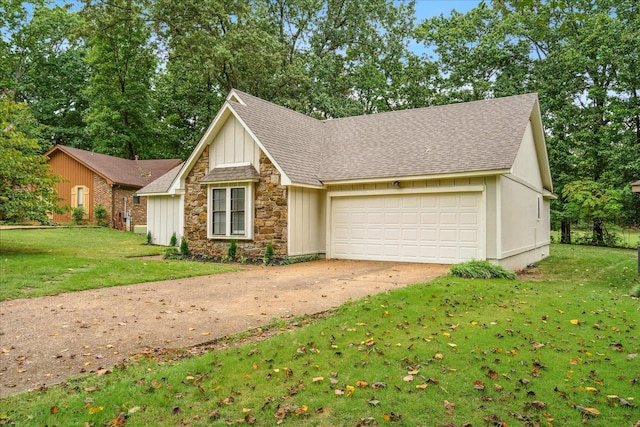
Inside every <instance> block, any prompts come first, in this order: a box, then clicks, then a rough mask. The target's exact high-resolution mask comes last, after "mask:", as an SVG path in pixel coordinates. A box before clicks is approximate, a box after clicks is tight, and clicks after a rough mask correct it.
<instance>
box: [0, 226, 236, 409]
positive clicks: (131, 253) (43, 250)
mask: <svg viewBox="0 0 640 427" xmlns="http://www.w3.org/2000/svg"><path fill="white" fill-rule="evenodd" d="M144 241H145V237H144V235H139V234H134V233H123V232H120V231H117V230H113V229H111V228H85V227H66V228H65V227H56V228H49V229H43V230H2V232H0V259H1V260H2V262H1V263H0V277H1V278H2V286H0V301H3V300H6V299H8V298H12V299H16V298H26V297H35V296H44V295H55V294H59V293H64V292H73V291H82V290H87V289H99V288H107V287H111V286H121V285H130V284H134V283H141V282H154V281H158V280H167V279H169V278H170V277H171V276H173V277H176V278H183V277H192V276H204V275H208V274H216V273H218V272H226V271H233V270H234V268H233V267H231V266H225V265H221V264H215V263H203V262H191V261H179V262H178V261H176V262H173V261H171V262H169V261H162V260H155V259H147V258H141V257H145V256H149V255H161V254H162V253H163V250H164V249H165V248H163V247H161V246H153V245H150V246H149V245H145V244H144ZM96 242H99V244H97V243H96ZM0 406H2V403H0Z"/></svg>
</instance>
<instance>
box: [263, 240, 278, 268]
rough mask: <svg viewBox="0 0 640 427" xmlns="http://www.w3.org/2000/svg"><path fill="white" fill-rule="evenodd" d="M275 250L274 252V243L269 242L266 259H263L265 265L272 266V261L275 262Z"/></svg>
mask: <svg viewBox="0 0 640 427" xmlns="http://www.w3.org/2000/svg"><path fill="white" fill-rule="evenodd" d="M274 252H275V251H274V250H273V243H271V242H269V243H267V248H266V249H265V251H264V258H263V259H262V261H263V262H264V263H265V264H270V263H271V261H273V254H274Z"/></svg>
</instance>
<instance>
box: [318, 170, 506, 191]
mask: <svg viewBox="0 0 640 427" xmlns="http://www.w3.org/2000/svg"><path fill="white" fill-rule="evenodd" d="M508 173H510V169H508V168H504V169H489V170H480V171H466V172H451V173H438V174H424V175H397V176H386V177H379V178H354V179H341V180H324V181H323V184H324V186H325V187H326V186H328V185H345V184H370V183H377V182H395V181H400V182H402V181H420V180H433V179H453V178H477V177H483V176H496V175H504V174H508Z"/></svg>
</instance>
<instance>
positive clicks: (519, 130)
mask: <svg viewBox="0 0 640 427" xmlns="http://www.w3.org/2000/svg"><path fill="white" fill-rule="evenodd" d="M231 115H233V116H235V117H236V118H237V119H238V120H239V121H240V123H241V124H242V125H243V126H244V128H245V130H246V131H247V132H248V133H249V134H250V135H252V137H253V138H254V139H255V141H256V144H258V146H259V147H260V149H261V150H262V151H264V152H265V154H266V155H267V156H268V157H269V159H271V161H272V162H273V163H274V165H275V166H276V167H277V168H278V170H279V171H280V173H281V174H282V176H283V179H282V183H283V184H285V185H287V184H296V185H309V186H315V187H322V186H324V185H325V184H326V183H331V182H345V181H358V180H359V181H362V180H384V179H389V180H391V179H394V180H395V179H397V178H402V177H407V178H408V177H424V176H456V175H458V176H459V175H460V174H467V175H468V174H476V175H480V174H494V175H495V174H503V173H509V172H510V170H511V168H512V167H513V165H514V162H515V159H516V155H517V153H518V150H519V148H520V145H521V143H522V141H523V138H524V135H525V131H526V129H527V125H528V124H529V123H531V125H532V130H533V133H534V140H535V145H536V152H537V155H538V156H537V157H538V162H539V165H540V172H541V175H542V181H543V186H544V187H545V189H547V190H548V191H552V184H551V172H550V170H549V161H548V157H547V152H546V146H545V142H544V130H543V128H542V120H541V117H540V107H539V104H538V97H537V95H536V94H525V95H516V96H510V97H505V98H495V99H487V100H482V101H475V102H467V103H460V104H452V105H444V106H437V107H428V108H417V109H411V110H400V111H392V112H386V113H379V114H371V115H365V116H356V117H347V118H341V119H332V120H324V121H323V120H317V119H314V118H311V117H308V116H305V115H303V114H300V113H297V112H295V111H292V110H289V109H287V108H284V107H280V106H278V105H275V104H273V103H270V102H267V101H265V100H262V99H260V98H256V97H255V96H252V95H249V94H247V93H244V92H241V91H239V90H236V89H233V90H232V91H231V92H230V93H229V95H228V96H227V100H226V102H225V103H224V104H223V106H222V108H221V109H220V111H219V112H218V114H217V115H216V117H215V118H214V120H213V122H212V123H211V125H210V126H209V128H208V129H207V131H206V132H205V134H204V136H203V137H202V139H201V140H200V142H199V143H198V145H197V146H196V149H195V150H194V151H193V153H192V154H191V156H190V157H189V159H188V160H187V162H186V164H185V167H184V168H183V169H182V172H181V173H180V174H178V176H177V177H176V180H175V182H174V185H173V187H172V188H173V191H177V190H178V188H179V187H180V185H179V184H180V183H181V180H183V179H184V177H185V176H186V174H188V173H189V171H190V169H191V168H192V166H193V164H194V163H195V161H196V160H197V159H198V158H199V156H200V155H201V154H202V152H203V150H204V148H205V146H206V145H207V144H209V143H210V142H211V140H212V137H214V136H215V134H216V133H217V132H218V130H219V129H221V127H222V125H223V123H224V122H225V120H226V119H227V118H228V117H230V116H231Z"/></svg>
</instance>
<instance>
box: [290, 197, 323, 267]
mask: <svg viewBox="0 0 640 427" xmlns="http://www.w3.org/2000/svg"><path fill="white" fill-rule="evenodd" d="M288 199H289V200H288V204H289V212H288V214H287V215H288V219H289V228H288V232H289V238H288V241H289V250H288V254H289V255H290V256H297V255H307V254H319V253H325V250H326V243H325V235H326V232H325V223H326V220H325V212H326V209H325V199H326V192H325V191H324V190H315V189H312V188H303V187H289V189H288Z"/></svg>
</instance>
